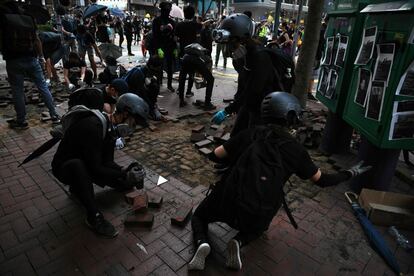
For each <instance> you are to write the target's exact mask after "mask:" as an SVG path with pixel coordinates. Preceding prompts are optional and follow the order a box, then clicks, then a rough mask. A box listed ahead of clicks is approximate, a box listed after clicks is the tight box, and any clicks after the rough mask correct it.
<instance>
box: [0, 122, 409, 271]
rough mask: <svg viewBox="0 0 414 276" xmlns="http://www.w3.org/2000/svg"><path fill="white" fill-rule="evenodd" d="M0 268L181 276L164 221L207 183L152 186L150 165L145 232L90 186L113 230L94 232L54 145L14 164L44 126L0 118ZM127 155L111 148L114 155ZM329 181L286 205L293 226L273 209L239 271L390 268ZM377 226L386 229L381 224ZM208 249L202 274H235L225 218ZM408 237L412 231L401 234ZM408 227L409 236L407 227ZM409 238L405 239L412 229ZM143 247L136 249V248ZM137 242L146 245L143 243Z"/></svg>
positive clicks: (403, 261) (180, 256)
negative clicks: (153, 207) (55, 162)
mask: <svg viewBox="0 0 414 276" xmlns="http://www.w3.org/2000/svg"><path fill="white" fill-rule="evenodd" d="M0 137H1V144H0V247H1V250H0V274H1V275H34V274H38V275H49V274H57V275H77V274H79V275H80V274H83V275H96V274H107V275H128V274H131V275H147V274H152V275H164V276H165V275H176V274H177V275H186V274H187V273H188V272H187V266H186V263H187V262H188V261H189V259H190V258H191V256H192V254H193V247H192V233H191V227H190V225H189V224H187V226H186V227H185V228H177V227H174V226H171V223H170V215H172V214H174V213H175V211H176V209H177V208H179V207H180V206H181V205H182V204H185V203H186V204H188V203H190V202H191V203H193V204H195V205H196V204H197V203H198V202H199V201H200V200H201V199H202V198H203V197H204V194H203V193H204V192H205V191H206V189H207V188H206V187H204V186H197V187H195V188H192V187H190V186H187V185H185V184H184V183H181V182H180V181H178V180H176V179H174V178H173V177H168V180H169V181H168V182H167V183H165V184H162V185H160V186H156V184H155V183H156V180H157V178H158V175H156V174H155V173H153V172H151V171H148V175H147V179H146V182H145V187H146V189H147V190H151V191H153V192H155V193H157V194H160V195H162V196H163V197H164V203H163V205H162V208H161V209H160V210H157V211H154V214H155V222H154V226H153V227H152V229H151V230H143V229H133V228H125V227H124V225H123V219H124V217H125V214H126V213H127V212H128V211H129V210H130V207H129V206H128V205H127V204H126V203H125V202H124V200H123V194H120V193H117V192H114V191H111V190H107V189H100V188H97V189H96V191H97V193H98V195H97V198H98V200H99V202H100V204H101V206H102V209H103V210H104V214H105V216H106V217H107V218H108V219H109V220H110V221H111V222H112V223H113V224H114V225H116V227H117V229H118V230H119V231H120V235H119V236H118V237H117V238H116V239H112V240H108V239H104V238H99V237H97V236H95V235H94V234H93V233H92V232H91V231H90V230H88V229H87V228H86V226H85V224H84V222H83V220H84V215H83V210H82V208H81V206H80V205H79V204H78V203H76V201H74V200H72V199H71V198H70V197H69V196H68V194H67V193H66V190H65V187H63V186H62V185H61V184H60V183H59V182H58V181H57V180H56V179H55V178H54V177H53V176H52V174H51V171H50V170H51V168H50V161H51V158H52V156H53V153H54V151H55V150H54V149H53V150H51V151H50V152H48V153H46V154H44V155H43V156H42V157H41V158H39V159H38V160H35V161H32V162H31V163H29V164H27V165H25V166H23V167H20V168H18V167H17V165H18V164H19V162H20V161H21V160H22V159H24V157H26V156H27V154H28V153H29V152H31V151H32V150H33V149H35V148H36V147H37V146H38V145H40V144H41V143H43V142H44V141H46V140H47V139H49V134H48V129H46V128H45V127H42V126H35V127H32V128H30V129H29V130H26V131H22V132H16V131H13V130H9V129H7V127H6V124H5V123H1V124H0ZM130 160H131V158H130V157H129V156H128V155H126V154H124V153H122V152H118V153H117V161H118V162H119V163H121V164H123V165H125V164H128V163H129V162H130ZM345 190H346V185H345V184H343V185H340V186H337V187H335V188H328V189H326V190H325V191H323V192H322V193H320V196H319V198H318V200H319V202H317V201H314V200H310V199H305V198H304V199H303V202H301V203H299V204H295V206H291V207H292V209H293V213H294V216H295V217H296V220H297V222H298V224H299V229H298V230H295V229H294V228H293V227H292V226H291V225H290V224H289V220H288V219H287V217H286V215H285V213H284V211H283V210H280V212H279V214H278V216H276V217H275V218H274V220H273V222H272V224H271V227H270V229H269V230H268V232H267V233H266V234H265V235H263V237H262V238H260V239H259V240H257V241H255V242H253V243H251V244H250V245H248V246H246V247H245V248H243V250H242V255H243V256H242V257H243V270H242V271H241V272H239V273H237V274H242V275H253V274H254V275H268V274H271V275H310V274H312V275H345V274H355V275H358V274H364V275H383V274H387V275H392V272H391V271H390V270H389V269H388V268H387V266H386V265H385V264H384V262H383V261H382V259H381V258H380V257H378V256H377V254H376V253H375V252H373V250H372V249H371V248H370V247H369V245H368V244H367V242H366V239H365V236H364V235H363V232H362V230H361V228H360V226H359V223H358V222H357V221H356V219H355V218H354V216H353V214H352V212H351V210H350V206H349V205H348V204H347V203H346V201H345V199H344V196H343V192H344V191H345ZM382 231H383V232H384V229H382ZM210 234H211V239H212V246H213V249H214V250H213V254H212V255H211V257H209V259H208V261H207V268H206V270H205V272H204V273H203V274H206V275H227V274H233V273H234V274H236V272H231V271H229V270H227V269H225V266H224V250H225V247H226V243H227V241H228V240H229V239H230V238H231V237H232V235H234V231H233V230H231V229H230V228H229V227H227V226H226V225H224V224H213V225H211V226H210ZM408 234H410V233H408ZM411 234H412V233H411ZM384 237H385V238H386V239H387V240H388V241H389V244H390V245H391V246H392V248H393V250H394V251H395V254H396V256H397V258H398V260H399V262H400V265H401V267H402V269H403V271H404V272H405V273H407V272H411V273H413V272H414V262H413V260H414V259H413V255H410V254H408V253H406V252H405V251H404V250H402V249H401V248H397V246H396V243H395V242H394V241H393V240H392V239H391V238H390V236H389V235H387V234H386V233H384ZM409 237H411V240H413V236H412V235H411V236H409ZM141 246H142V247H141ZM142 248H145V250H143V249H142Z"/></svg>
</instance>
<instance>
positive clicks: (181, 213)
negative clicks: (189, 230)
mask: <svg viewBox="0 0 414 276" xmlns="http://www.w3.org/2000/svg"><path fill="white" fill-rule="evenodd" d="M192 211H193V207H192V206H182V207H180V208H179V209H178V210H177V213H176V214H175V215H174V216H173V217H171V224H174V225H177V226H180V227H184V226H185V225H186V224H187V222H188V220H189V218H190V217H191V215H192Z"/></svg>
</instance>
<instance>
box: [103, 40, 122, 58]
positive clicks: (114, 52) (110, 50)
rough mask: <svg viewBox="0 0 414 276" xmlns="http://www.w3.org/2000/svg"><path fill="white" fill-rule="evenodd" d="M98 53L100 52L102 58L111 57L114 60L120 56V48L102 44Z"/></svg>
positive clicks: (110, 44)
mask: <svg viewBox="0 0 414 276" xmlns="http://www.w3.org/2000/svg"><path fill="white" fill-rule="evenodd" d="M99 51H101V55H102V58H104V59H106V58H107V57H109V56H110V57H113V58H114V59H117V58H119V57H120V56H122V48H121V47H118V46H116V45H114V44H112V43H102V44H101V45H99Z"/></svg>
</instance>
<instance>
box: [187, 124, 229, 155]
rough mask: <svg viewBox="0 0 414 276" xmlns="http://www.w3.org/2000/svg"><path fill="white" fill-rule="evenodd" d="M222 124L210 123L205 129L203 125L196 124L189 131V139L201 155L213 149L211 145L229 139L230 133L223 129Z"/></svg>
mask: <svg viewBox="0 0 414 276" xmlns="http://www.w3.org/2000/svg"><path fill="white" fill-rule="evenodd" d="M225 129H226V127H225V126H224V125H222V126H219V125H211V126H210V127H209V128H208V129H205V126H204V125H197V126H195V127H193V129H192V131H191V137H190V141H191V142H192V143H194V146H195V147H196V148H197V149H198V150H199V152H200V153H202V154H203V155H208V154H210V153H211V152H212V150H213V149H214V147H213V146H217V145H220V144H222V143H224V142H225V141H227V140H229V139H230V133H228V132H226V131H225Z"/></svg>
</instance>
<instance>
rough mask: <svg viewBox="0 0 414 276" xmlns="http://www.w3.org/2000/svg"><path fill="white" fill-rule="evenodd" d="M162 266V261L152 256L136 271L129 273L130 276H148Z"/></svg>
mask: <svg viewBox="0 0 414 276" xmlns="http://www.w3.org/2000/svg"><path fill="white" fill-rule="evenodd" d="M162 264H163V262H162V260H161V259H160V258H159V257H158V256H152V257H151V258H149V259H148V260H146V261H145V262H143V263H142V264H141V265H140V266H139V267H138V268H137V269H134V270H133V271H130V273H131V274H132V275H137V276H141V275H148V274H150V273H151V272H152V271H154V270H155V269H157V268H158V267H160V266H161V265H162Z"/></svg>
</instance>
